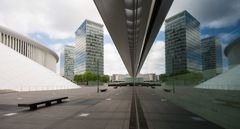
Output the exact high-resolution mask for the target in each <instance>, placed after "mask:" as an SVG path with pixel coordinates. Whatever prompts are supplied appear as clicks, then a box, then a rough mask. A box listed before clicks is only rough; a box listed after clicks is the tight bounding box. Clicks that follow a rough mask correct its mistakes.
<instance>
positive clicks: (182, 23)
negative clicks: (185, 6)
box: [165, 11, 202, 75]
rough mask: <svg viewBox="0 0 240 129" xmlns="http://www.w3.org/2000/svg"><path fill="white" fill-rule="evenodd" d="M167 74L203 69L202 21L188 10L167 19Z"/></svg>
mask: <svg viewBox="0 0 240 129" xmlns="http://www.w3.org/2000/svg"><path fill="white" fill-rule="evenodd" d="M165 22H166V28H165V42H166V46H165V56H166V74H168V75H170V74H176V73H179V72H183V71H194V72H199V71H201V70H202V56H201V40H200V23H199V21H198V20H197V19H195V18H194V17H193V16H192V15H191V14H189V13H188V12H187V11H183V12H181V13H179V14H176V15H174V16H172V17H170V18H168V19H167V20H166V21H165Z"/></svg>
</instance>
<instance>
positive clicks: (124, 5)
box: [94, 0, 173, 77]
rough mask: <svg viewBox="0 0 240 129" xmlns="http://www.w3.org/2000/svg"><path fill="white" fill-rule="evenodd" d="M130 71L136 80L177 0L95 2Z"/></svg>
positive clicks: (101, 0)
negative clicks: (170, 9) (174, 0)
mask: <svg viewBox="0 0 240 129" xmlns="http://www.w3.org/2000/svg"><path fill="white" fill-rule="evenodd" d="M94 2H95V4H96V6H97V8H98V11H99V13H100V15H101V17H102V19H103V21H104V23H105V25H106V27H107V29H108V31H109V33H110V35H111V37H112V40H113V42H114V44H115V46H116V48H117V50H118V52H119V54H120V56H121V58H122V60H123V62H124V64H125V67H126V68H127V70H128V73H129V75H131V76H133V77H136V76H137V74H138V73H139V72H140V70H141V68H142V65H143V63H144V61H145V59H146V57H147V55H148V53H149V50H150V49H151V47H152V44H153V42H154V40H155V38H156V36H157V34H158V32H159V29H160V27H161V25H162V23H163V21H164V19H165V17H166V15H167V13H168V11H169V8H170V7H171V5H172V2H173V0H94Z"/></svg>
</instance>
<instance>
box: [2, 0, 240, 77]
mask: <svg viewBox="0 0 240 129" xmlns="http://www.w3.org/2000/svg"><path fill="white" fill-rule="evenodd" d="M12 3H15V4H12ZM183 10H187V11H188V12H189V13H190V14H192V15H193V16H194V17H195V18H196V19H198V20H199V21H200V23H201V37H202V38H203V37H207V36H217V37H219V38H220V39H221V41H222V43H223V46H224V47H225V46H226V45H227V44H228V43H229V42H230V41H231V40H233V39H234V38H235V37H237V36H239V35H240V32H239V30H240V13H239V12H240V1H239V0H231V1H229V0H174V2H173V5H172V7H171V8H170V10H169V13H168V15H167V18H169V17H171V16H173V15H175V14H176V13H179V12H181V11H183ZM86 12H87V13H86ZM85 19H90V20H93V21H96V22H99V23H102V24H103V21H102V19H101V17H100V15H99V13H98V11H97V8H96V6H95V5H94V3H93V1H92V0H67V1H66V0H41V1H39V0H31V1H29V0H21V1H19V0H1V8H0V25H2V26H5V27H7V28H9V29H11V30H14V31H16V32H18V33H21V34H24V35H26V36H29V37H30V38H32V39H34V40H37V41H39V42H40V43H42V44H44V45H46V46H48V47H49V48H51V49H53V50H54V51H55V52H56V53H58V54H59V52H60V48H61V47H62V46H63V45H66V44H70V45H73V44H74V32H75V31H76V29H77V28H78V27H79V26H80V24H81V23H82V22H83V21H84V20H85ZM104 43H105V45H104V48H105V52H104V55H105V58H104V61H105V63H104V65H105V73H106V74H113V73H127V71H126V69H125V66H124V65H123V63H122V61H121V58H120V56H119V54H118V52H117V50H116V48H115V46H114V44H113V42H112V40H111V37H110V35H109V33H108V31H107V29H106V28H105V27H104ZM225 63H226V61H225ZM225 65H226V64H225ZM57 68H59V65H58V67H57ZM141 72H142V73H157V74H160V73H164V72H165V45H164V24H163V26H162V28H161V29H160V32H159V34H158V35H157V37H156V41H155V43H154V44H153V47H152V49H151V50H150V52H149V55H148V57H147V59H146V61H145V64H144V65H143V68H142V70H141Z"/></svg>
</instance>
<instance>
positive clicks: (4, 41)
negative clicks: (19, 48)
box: [2, 34, 5, 44]
mask: <svg viewBox="0 0 240 129" xmlns="http://www.w3.org/2000/svg"><path fill="white" fill-rule="evenodd" d="M2 38H3V44H5V34H3V37H2Z"/></svg>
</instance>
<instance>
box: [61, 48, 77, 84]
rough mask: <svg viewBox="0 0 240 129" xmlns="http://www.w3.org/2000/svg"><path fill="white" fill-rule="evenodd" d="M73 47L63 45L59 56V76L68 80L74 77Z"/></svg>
mask: <svg viewBox="0 0 240 129" xmlns="http://www.w3.org/2000/svg"><path fill="white" fill-rule="evenodd" d="M74 48H75V47H74V46H69V45H65V46H64V47H63V48H62V50H61V54H60V74H61V76H63V77H65V78H66V79H68V80H73V77H74V54H75V53H74Z"/></svg>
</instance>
